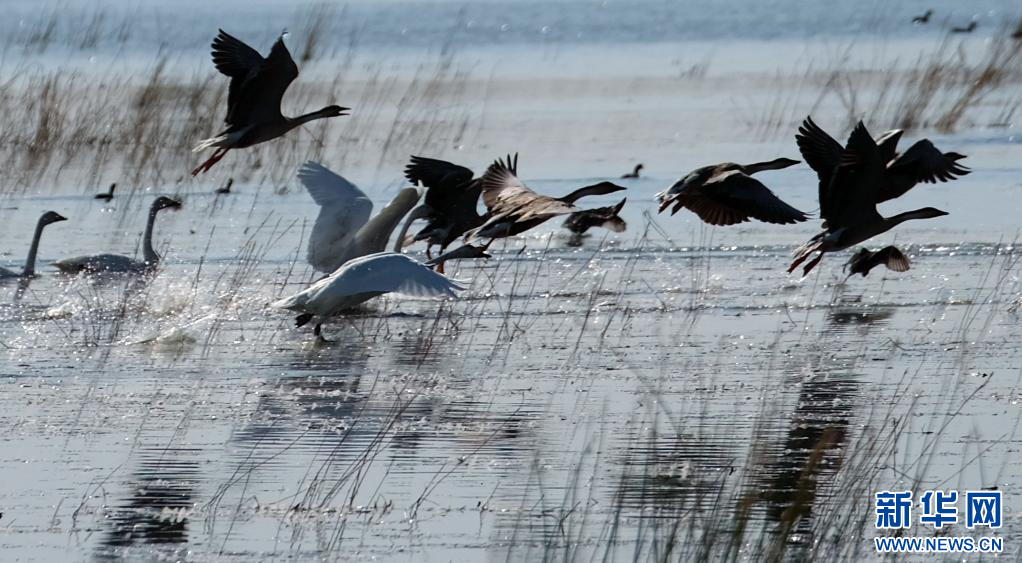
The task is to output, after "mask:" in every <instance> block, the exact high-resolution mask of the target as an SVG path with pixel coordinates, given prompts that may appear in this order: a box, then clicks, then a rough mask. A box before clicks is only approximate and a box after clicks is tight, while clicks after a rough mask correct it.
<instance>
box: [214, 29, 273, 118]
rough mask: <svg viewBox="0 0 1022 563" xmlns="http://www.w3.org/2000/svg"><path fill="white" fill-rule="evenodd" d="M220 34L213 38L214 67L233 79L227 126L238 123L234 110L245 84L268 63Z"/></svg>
mask: <svg viewBox="0 0 1022 563" xmlns="http://www.w3.org/2000/svg"><path fill="white" fill-rule="evenodd" d="M219 31H220V33H219V34H217V36H216V37H215V38H213V44H212V45H211V47H212V48H213V52H212V55H213V66H215V67H216V69H217V70H218V71H220V73H221V74H224V75H225V76H229V77H230V78H231V83H230V87H229V88H228V90H227V115H226V116H225V117H224V121H225V122H226V123H227V124H232V123H237V122H236V121H234V120H233V119H232V118H233V117H234V108H236V107H237V106H238V101H239V100H240V99H241V96H242V91H243V89H244V84H245V82H246V81H247V80H248V79H249V77H250V76H254V75H255V74H257V73H258V72H259V69H260V68H261V67H262V66H263V63H265V62H266V59H264V58H263V57H262V55H260V54H259V53H258V52H257V51H256V50H255V49H253V48H252V47H249V46H248V45H247V44H245V43H244V42H243V41H241V40H240V39H238V38H237V37H234V36H233V35H231V34H229V33H227V32H226V31H224V30H222V29H221V30H219Z"/></svg>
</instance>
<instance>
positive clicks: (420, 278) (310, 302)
mask: <svg viewBox="0 0 1022 563" xmlns="http://www.w3.org/2000/svg"><path fill="white" fill-rule="evenodd" d="M464 289H465V288H464V286H462V285H460V284H458V283H457V282H455V281H453V280H451V279H450V278H447V277H445V276H443V275H442V274H438V273H436V272H434V271H433V270H431V269H430V268H429V267H427V266H426V265H424V264H421V263H419V262H416V261H415V260H413V259H412V258H410V257H408V256H407V255H405V254H399V253H396V252H379V253H376V254H369V255H367V256H361V257H359V258H354V259H352V260H349V261H348V262H346V263H345V264H344V265H343V266H341V267H340V268H338V269H337V271H335V272H334V273H332V274H330V275H329V276H327V277H325V278H323V279H322V280H319V281H318V282H316V283H314V284H312V285H311V286H310V287H309V288H308V289H305V290H304V291H301V292H299V293H297V294H295V295H292V296H290V297H285V298H283V299H279V300H277V301H275V302H273V303H272V304H271V306H273V307H276V308H279V309H291V310H296V311H306V312H310V313H315V314H319V315H326V316H329V315H332V314H334V313H335V312H337V311H338V310H340V309H343V308H346V307H347V306H350V303H351V300H352V298H356V297H359V296H374V295H382V294H384V293H400V294H403V295H411V296H415V297H454V296H456V295H457V293H456V292H458V291H462V290H464Z"/></svg>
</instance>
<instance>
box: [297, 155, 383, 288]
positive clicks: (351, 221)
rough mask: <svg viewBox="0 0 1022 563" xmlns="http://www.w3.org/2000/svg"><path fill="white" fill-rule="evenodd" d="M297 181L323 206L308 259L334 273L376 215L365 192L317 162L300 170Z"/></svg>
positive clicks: (310, 241) (322, 269)
mask: <svg viewBox="0 0 1022 563" xmlns="http://www.w3.org/2000/svg"><path fill="white" fill-rule="evenodd" d="M298 180H299V181H300V182H301V183H302V185H303V186H305V189H306V191H308V192H309V195H310V196H312V199H313V201H315V202H316V205H318V206H319V207H320V210H319V215H318V216H317V217H316V223H315V224H314V225H313V227H312V234H311V235H310V237H309V246H308V254H307V259H308V261H309V264H311V265H312V266H313V267H314V268H316V269H317V270H319V271H321V272H329V271H332V270H333V269H334V268H335V267H336V261H337V260H338V259H342V260H343V258H339V257H341V256H343V255H344V253H345V252H346V251H347V247H349V246H350V244H351V242H352V241H353V240H354V238H355V235H356V234H357V233H358V231H359V229H361V228H362V227H363V226H364V225H365V224H366V223H367V222H369V216H370V215H371V214H372V212H373V203H372V201H370V200H369V198H368V197H367V196H366V194H365V192H363V191H362V190H360V189H359V188H358V187H357V186H355V185H354V184H352V183H351V182H349V181H348V180H346V179H344V178H343V177H342V176H340V175H338V174H336V173H334V172H332V171H331V170H330V169H328V168H327V167H325V166H323V165H322V164H319V163H317V162H312V161H309V162H306V163H305V164H303V165H302V166H301V168H299V169H298Z"/></svg>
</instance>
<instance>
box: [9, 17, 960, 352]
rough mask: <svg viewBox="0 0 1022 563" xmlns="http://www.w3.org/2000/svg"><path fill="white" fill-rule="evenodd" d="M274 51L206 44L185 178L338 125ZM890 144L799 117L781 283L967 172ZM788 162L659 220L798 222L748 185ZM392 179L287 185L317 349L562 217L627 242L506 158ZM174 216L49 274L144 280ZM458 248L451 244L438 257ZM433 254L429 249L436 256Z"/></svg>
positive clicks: (683, 190) (676, 199) (614, 188)
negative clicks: (796, 228)
mask: <svg viewBox="0 0 1022 563" xmlns="http://www.w3.org/2000/svg"><path fill="white" fill-rule="evenodd" d="M926 17H927V18H928V16H926ZM283 39H284V36H283V35H282V36H281V37H280V38H279V39H277V41H276V42H275V43H274V45H273V47H272V48H271V50H270V53H269V55H268V56H267V57H263V56H261V55H260V54H259V53H258V52H257V51H256V50H255V49H253V48H251V47H249V46H248V45H246V44H245V43H243V42H242V41H240V40H239V39H237V38H235V37H233V36H231V35H229V34H227V33H226V32H224V31H223V30H220V32H219V34H218V35H217V36H216V38H215V39H214V40H213V43H212V48H213V51H212V56H213V64H214V66H215V67H216V69H217V70H218V71H220V72H221V73H222V74H224V75H226V76H227V77H229V78H230V86H229V90H228V102H227V115H226V117H225V124H226V127H225V128H224V130H223V131H222V132H221V133H220V134H218V135H217V136H215V137H212V138H209V139H205V140H203V141H201V142H200V143H199V144H198V146H196V147H195V149H194V150H195V151H202V150H205V149H209V148H213V149H215V150H214V152H213V154H212V155H211V156H210V157H209V158H208V159H207V160H206V161H204V162H203V163H202V164H200V165H199V166H198V167H197V168H195V170H194V171H193V172H192V174H193V175H197V174H200V173H203V172H206V171H208V170H209V169H210V168H211V167H213V166H214V165H215V164H216V163H217V162H219V161H220V160H221V159H222V158H224V156H225V155H226V154H227V153H228V152H229V151H230V150H232V149H241V148H245V147H250V146H252V145H255V144H258V143H262V142H265V141H269V140H272V139H276V138H278V137H280V136H282V135H284V134H286V133H287V132H288V131H290V130H292V129H294V128H296V127H298V126H300V125H302V124H304V123H308V122H310V121H313V120H317V119H325V118H330V117H338V116H342V115H346V113H345V112H347V111H348V108H344V107H341V106H337V105H330V106H327V107H325V108H323V109H321V110H319V111H314V112H312V113H308V114H305V115H302V116H298V117H286V116H284V115H283V114H282V113H281V109H280V106H281V99H282V97H283V95H284V92H285V91H286V90H287V88H288V86H289V85H290V84H291V82H293V81H294V80H295V78H297V76H298V67H297V65H296V64H295V62H294V60H293V59H292V57H291V54H290V53H289V52H288V50H287V47H286V46H285V45H284V41H283ZM901 134H902V132H901V131H899V130H894V131H888V132H886V133H884V134H882V135H881V136H879V137H876V138H874V137H873V136H872V135H871V134H870V133H869V131H867V130H866V127H865V126H864V125H863V124H862V122H859V124H858V125H857V126H856V127H855V128H854V130H853V131H852V132H851V135H850V136H849V137H848V139H847V141H846V143H845V144H844V145H842V144H841V143H839V142H838V141H837V140H835V139H834V138H833V137H831V136H830V135H829V134H827V133H826V132H825V131H823V130H822V129H821V128H820V127H819V126H817V125H816V123H814V122H813V120H812V119H811V118H806V120H805V121H804V122H803V124H802V126H801V127H800V128H799V130H798V134H797V135H796V136H795V138H796V141H797V145H798V148H799V150H800V152H801V153H802V156H803V158H804V159H805V161H806V163H808V164H809V166H810V167H811V168H812V169H813V170H814V171H816V173H817V175H818V178H819V202H820V216H821V218H822V219H823V220H824V223H823V231H822V232H820V233H819V234H818V235H816V236H814V237H813V238H812V239H810V240H809V241H808V242H806V243H805V244H804V245H802V246H801V247H800V248H799V249H797V250H796V252H795V258H794V261H793V262H792V263H791V266H790V267H789V268H788V272H791V271H793V270H794V269H795V268H797V267H798V266H799V265H801V264H802V263H803V262H805V261H806V260H809V259H810V258H811V260H809V262H808V263H807V264H806V265H805V266H804V269H803V275H805V274H808V273H809V272H810V271H811V270H812V269H813V268H814V267H815V266H816V265H817V264H819V262H820V260H821V259H822V258H823V256H824V255H825V254H827V253H831V252H836V251H840V250H844V249H848V248H851V247H852V246H855V245H858V244H860V243H863V242H866V241H867V240H869V239H871V238H872V237H874V236H876V235H879V234H881V233H884V232H886V231H889V230H890V229H892V228H894V227H895V226H897V225H899V224H900V223H902V222H904V221H907V220H912V219H925V218H931V217H938V216H941V215H946V214H947V213H945V212H944V211H941V210H939V209H935V208H932V207H925V208H922V209H917V210H915V211H909V212H905V213H899V214H897V215H894V216H891V217H883V216H881V215H880V213H879V212H878V211H877V207H876V206H877V204H879V203H881V202H884V201H887V200H890V199H894V198H897V197H899V196H901V195H903V194H904V193H905V192H907V191H908V190H909V189H911V188H912V187H913V186H915V185H917V184H919V183H935V182H946V181H949V180H952V179H955V178H957V177H959V176H963V175H965V174H968V173H969V170H968V169H967V168H965V167H963V166H961V165H960V164H959V163H958V161H959V160H961V159H962V158H964V155H961V154H958V153H954V152H947V153H942V152H941V151H939V150H938V149H937V148H936V147H934V145H933V144H932V143H931V142H930V141H928V140H926V139H923V140H920V141H918V142H916V143H915V144H913V145H912V146H910V147H909V148H908V149H907V150H905V151H904V152H898V150H897V144H898V141H899V140H900V138H901ZM798 163H799V161H797V160H792V159H789V158H777V159H774V160H771V161H768V162H757V163H753V164H744V165H743V164H736V163H733V162H725V163H721V164H716V165H711V166H704V167H701V168H698V169H696V170H694V171H692V172H691V173H689V174H687V175H686V176H684V177H682V178H681V179H680V180H678V181H677V182H676V183H674V184H673V185H672V186H670V187H669V188H668V189H667V190H665V191H664V192H662V193H660V194H657V198H658V199H659V202H660V212H663V211H665V210H667V209H670V211H671V214H672V215H673V214H675V213H677V212H678V211H680V210H681V209H683V208H684V209H688V210H689V211H691V212H692V213H694V214H695V215H696V216H698V217H699V218H700V219H701V220H702V221H704V222H705V223H708V224H710V225H716V226H727V225H735V224H738V223H743V222H746V221H749V220H752V219H755V220H758V221H762V222H766V223H774V224H781V225H787V224H794V223H800V222H803V221H806V220H807V219H809V215H808V214H806V213H804V212H802V211H800V210H798V209H795V208H794V207H792V206H791V205H789V204H787V203H785V202H784V201H782V200H781V199H780V198H779V197H777V196H776V195H775V194H774V193H773V192H772V191H771V190H770V189H769V188H767V187H766V186H765V185H764V184H763V183H762V182H760V181H759V180H757V179H756V178H754V177H753V176H754V175H756V174H758V173H760V172H763V171H768V170H778V169H782V168H787V167H790V166H794V165H796V164H798ZM642 169H643V165H642V164H638V165H637V166H635V168H634V170H633V172H631V173H629V174H625V175H624V176H622V178H638V177H639V174H640V173H641V171H642ZM405 177H406V178H407V179H408V181H409V182H410V183H411V184H412V185H414V186H415V187H412V188H405V189H402V190H401V191H400V192H399V193H398V194H397V195H396V196H395V197H394V199H393V200H392V201H391V202H390V203H389V204H388V205H386V206H385V207H384V208H383V209H382V210H380V211H379V212H378V213H377V214H376V215H372V212H373V204H372V202H371V201H370V199H369V198H368V197H367V196H366V194H365V193H364V192H363V191H362V190H360V189H359V188H358V187H357V186H355V185H354V184H352V183H351V182H349V181H348V180H347V179H345V178H344V177H342V176H341V175H339V174H336V173H335V172H332V171H331V170H329V169H328V168H326V167H325V166H323V165H321V164H318V163H315V162H311V161H310V162H307V163H305V164H304V165H302V166H301V168H300V169H299V171H298V179H299V181H300V182H301V183H302V185H303V186H304V187H305V189H306V190H307V191H308V193H309V195H311V196H312V199H313V200H314V201H315V203H316V204H317V205H318V207H319V215H318V217H317V218H316V221H315V224H314V226H313V229H312V233H311V235H310V237H309V242H308V252H307V260H308V262H309V264H310V265H312V267H313V268H314V269H315V270H316V271H320V272H324V273H326V274H327V275H326V276H325V277H323V278H322V279H320V280H319V281H316V282H315V283H313V284H312V285H311V286H310V287H308V288H306V289H305V290H303V291H301V292H299V293H297V294H295V295H292V296H289V297H286V298H283V299H280V300H278V301H276V302H274V303H273V304H272V305H273V306H274V307H277V308H281V309H287V310H290V311H294V312H295V313H298V315H297V318H296V325H297V326H303V325H305V324H307V323H310V322H313V321H315V324H314V326H315V330H314V333H315V334H316V336H317V337H319V338H320V339H322V334H321V326H322V323H323V322H324V321H325V320H326V319H328V318H330V317H332V316H335V315H337V314H339V313H341V312H343V311H345V310H347V309H350V308H352V307H354V306H356V305H359V304H361V303H363V302H365V301H367V300H369V299H372V298H374V297H377V296H379V295H383V294H386V293H391V292H396V293H403V294H410V295H416V296H453V295H455V294H456V292H457V291H460V290H462V289H464V287H463V285H462V284H460V283H458V282H456V281H453V280H451V279H449V278H447V277H446V276H444V275H443V272H444V263H445V262H446V261H448V260H454V259H471V258H489V257H490V254H488V253H487V249H488V248H489V246H490V244H491V243H492V242H493V241H494V240H496V239H499V238H506V237H511V236H515V235H519V234H521V233H524V232H526V231H528V230H530V229H532V228H534V227H537V226H539V225H541V224H543V223H545V222H546V221H548V220H550V219H551V218H554V217H559V216H567V220H566V221H565V223H564V226H565V227H566V228H568V229H569V230H570V231H571V232H572V233H573V237H574V238H575V240H576V242H577V241H579V240H580V237H581V236H582V235H583V234H584V233H585V232H586V231H587V230H588V229H590V228H594V227H602V228H606V229H609V230H611V231H615V232H622V231H624V230H625V229H626V223H625V221H624V220H623V219H622V218H621V217H620V212H621V210H622V208H623V207H624V205H625V201H626V200H624V199H622V200H621V201H620V202H619V203H617V204H616V205H613V206H609V207H603V208H598V209H582V208H580V207H578V206H577V205H576V204H577V203H578V201H579V200H581V199H582V198H585V197H589V196H595V195H606V194H611V193H615V192H619V191H623V190H625V188H624V187H623V186H620V185H618V184H615V183H613V182H609V181H604V182H599V183H597V184H593V185H589V186H584V187H580V188H578V189H576V190H574V191H572V192H571V193H569V194H567V195H564V196H560V197H554V196H549V195H544V194H541V193H538V192H536V191H535V190H533V189H531V188H530V187H529V186H528V185H526V183H525V182H524V181H522V180H521V179H520V177H519V173H518V156H517V154H516V155H507V157H505V158H500V159H497V160H496V161H495V162H493V163H492V164H490V165H489V167H487V168H486V170H485V171H484V172H483V174H482V175H481V176H476V175H475V173H474V172H473V171H472V170H471V169H469V168H466V167H464V166H460V165H458V164H454V163H450V162H447V161H443V160H438V159H433V158H424V157H420V156H413V157H411V161H410V162H409V164H408V165H407V167H406V168H405ZM232 182H233V180H229V181H228V183H227V184H226V185H225V186H224V187H222V188H219V189H218V190H217V193H218V194H227V193H230V187H231V183H232ZM115 187H116V185H111V186H110V189H109V192H107V193H104V194H99V195H97V196H96V197H97V198H99V199H104V200H107V201H109V200H110V199H112V198H113V194H114V189H115ZM423 192H425V193H424V197H423ZM420 199H421V200H422V203H421V204H420V203H419V202H420ZM480 199H482V202H483V204H484V206H485V208H486V211H485V212H484V213H480V212H479V210H478V202H479V200H480ZM180 207H181V202H179V201H177V200H175V199H172V198H169V197H166V196H160V197H158V198H156V200H155V201H154V202H153V203H152V205H151V207H150V208H149V214H148V221H147V223H146V229H145V233H144V235H143V238H142V254H143V256H142V260H137V259H134V258H131V257H128V256H122V255H117V254H94V255H88V256H76V257H72V258H67V259H64V260H59V261H57V262H55V263H54V265H55V266H56V267H57V268H58V269H59V270H60V271H61V272H64V273H68V274H78V273H89V274H146V273H150V272H152V271H154V270H155V268H156V266H157V265H158V264H159V262H160V256H159V255H158V254H157V253H156V251H155V250H154V248H153V244H152V237H153V228H154V225H155V222H156V217H157V214H158V213H159V212H160V211H162V210H164V209H177V208H180ZM402 219H403V220H404V224H403V226H402V228H401V230H400V232H399V234H398V236H397V241H396V243H395V244H394V246H393V248H392V249H390V250H388V249H387V244H388V242H389V240H390V238H391V235H392V234H393V232H394V230H395V229H397V227H398V225H399V224H401V222H402ZM64 220H66V219H65V217H63V216H61V215H60V214H58V213H56V212H53V211H48V212H46V213H45V214H44V215H43V216H42V217H41V218H40V219H39V223H38V225H37V227H36V230H35V234H34V236H33V239H32V243H31V246H30V250H29V254H28V259H27V261H26V263H25V267H24V269H23V271H22V272H20V273H17V272H13V271H10V270H5V269H2V268H0V278H28V277H32V276H34V275H35V260H36V253H37V250H38V248H39V240H40V237H41V235H42V232H43V229H44V228H45V227H46V226H47V225H50V224H52V223H56V222H59V221H64ZM419 220H422V221H425V223H426V224H425V226H424V227H423V228H421V229H420V230H419V231H418V232H416V233H414V234H409V231H410V228H411V225H412V224H413V223H414V222H415V221H419ZM459 240H462V241H463V243H462V244H460V245H459V246H458V247H457V248H455V249H454V250H450V251H448V248H449V247H450V246H451V245H453V244H454V243H456V242H458V241H459ZM418 241H423V242H425V243H426V255H427V258H428V261H427V262H425V263H422V262H419V261H417V260H414V259H413V258H411V257H410V256H408V255H406V254H403V253H402V250H403V249H404V248H405V247H406V246H408V245H411V244H414V243H415V242H418ZM433 247H437V248H438V253H437V255H436V256H434V255H433V252H432V250H433ZM880 264H884V265H886V266H887V267H888V268H890V269H891V270H894V271H905V270H907V269H908V268H909V260H908V258H907V257H906V256H905V255H904V253H902V252H901V251H900V250H898V249H897V248H895V247H893V246H888V247H886V248H883V249H880V250H878V251H872V250H869V249H865V248H863V249H861V250H859V251H858V252H857V253H856V254H855V255H854V256H853V258H852V259H851V260H850V261H849V263H848V265H847V267H848V270H849V276H851V275H854V274H856V273H858V274H861V275H863V276H865V275H867V274H868V273H869V271H870V270H871V269H872V268H874V267H876V266H878V265H880Z"/></svg>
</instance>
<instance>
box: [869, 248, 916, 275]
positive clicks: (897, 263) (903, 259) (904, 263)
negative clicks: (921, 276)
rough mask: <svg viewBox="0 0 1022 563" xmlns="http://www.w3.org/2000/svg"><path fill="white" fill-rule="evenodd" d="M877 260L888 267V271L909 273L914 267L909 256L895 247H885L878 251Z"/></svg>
mask: <svg viewBox="0 0 1022 563" xmlns="http://www.w3.org/2000/svg"><path fill="white" fill-rule="evenodd" d="M877 259H878V260H880V262H881V263H883V265H885V266H887V269H889V270H893V271H895V272H907V271H908V269H909V268H910V267H911V266H912V262H910V261H909V259H908V256H905V254H904V253H903V252H902V251H900V250H898V248H897V247H894V246H885V247H884V248H882V249H880V250H879V251H877Z"/></svg>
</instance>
